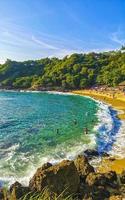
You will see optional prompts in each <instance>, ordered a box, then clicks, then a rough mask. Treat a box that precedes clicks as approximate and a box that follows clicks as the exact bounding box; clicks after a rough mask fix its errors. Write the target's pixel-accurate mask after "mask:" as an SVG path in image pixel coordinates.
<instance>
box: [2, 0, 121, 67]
mask: <svg viewBox="0 0 125 200" xmlns="http://www.w3.org/2000/svg"><path fill="white" fill-rule="evenodd" d="M124 43H125V0H0V62H1V63H2V62H4V61H5V60H6V59H7V58H9V59H12V60H20V61H21V60H28V59H39V58H42V57H53V56H57V57H63V56H65V55H67V54H71V53H74V52H78V53H79V52H89V51H105V50H112V49H117V48H119V47H120V46H121V45H122V44H124Z"/></svg>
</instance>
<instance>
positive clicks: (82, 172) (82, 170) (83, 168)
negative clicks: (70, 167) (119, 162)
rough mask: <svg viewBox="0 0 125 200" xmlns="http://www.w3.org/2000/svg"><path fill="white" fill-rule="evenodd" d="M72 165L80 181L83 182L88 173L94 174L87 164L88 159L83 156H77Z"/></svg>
mask: <svg viewBox="0 0 125 200" xmlns="http://www.w3.org/2000/svg"><path fill="white" fill-rule="evenodd" d="M74 163H75V166H76V168H77V171H78V173H79V176H80V178H81V179H82V180H85V178H86V176H87V175H88V174H89V173H91V172H94V168H93V167H92V166H91V165H90V164H89V163H88V159H87V157H85V156H82V155H79V156H78V157H77V158H76V159H75V160H74Z"/></svg>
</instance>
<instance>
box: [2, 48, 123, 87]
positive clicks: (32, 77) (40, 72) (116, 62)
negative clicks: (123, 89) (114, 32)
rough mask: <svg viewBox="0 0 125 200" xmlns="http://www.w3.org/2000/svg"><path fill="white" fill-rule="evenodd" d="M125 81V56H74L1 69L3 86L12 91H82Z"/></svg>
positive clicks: (115, 53)
mask: <svg viewBox="0 0 125 200" xmlns="http://www.w3.org/2000/svg"><path fill="white" fill-rule="evenodd" d="M122 81H125V52H122V51H121V50H119V51H110V52H103V53H94V52H92V53H88V54H72V55H71V56H66V57H64V58H63V59H58V58H51V59H50V58H44V59H40V60H36V61H33V60H29V61H24V62H16V61H11V60H9V59H8V60H7V61H6V62H5V63H4V64H2V65H0V85H1V87H2V88H12V89H29V88H31V89H48V88H49V89H62V90H65V89H82V88H87V87H91V86H93V85H107V86H116V85H118V84H119V83H120V82H122Z"/></svg>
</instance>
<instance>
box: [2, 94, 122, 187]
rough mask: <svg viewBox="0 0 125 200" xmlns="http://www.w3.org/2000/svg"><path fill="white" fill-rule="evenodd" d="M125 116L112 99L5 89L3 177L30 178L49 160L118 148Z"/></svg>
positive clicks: (5, 180) (6, 179)
mask: <svg viewBox="0 0 125 200" xmlns="http://www.w3.org/2000/svg"><path fill="white" fill-rule="evenodd" d="M120 127H121V122H120V121H119V120H117V118H116V112H115V111H114V110H112V109H111V108H110V107H109V106H107V105H106V104H103V103H101V102H99V101H95V100H94V99H92V98H89V97H83V96H78V95H73V94H66V93H65V94H63V93H53V92H34V93H33V92H7V91H4V92H3V91H1V92H0V182H1V184H7V185H8V184H11V183H13V182H14V181H19V182H21V183H23V184H25V185H26V184H27V183H28V181H29V179H30V178H31V177H32V175H33V174H34V173H35V171H36V169H37V168H38V167H40V166H41V165H42V164H43V163H45V162H52V163H57V162H59V161H60V160H62V159H73V158H74V157H75V156H77V155H78V154H81V153H83V152H84V150H86V149H97V150H98V152H99V153H100V154H101V153H102V152H104V151H105V152H109V151H111V150H112V147H113V144H114V143H115V141H116V135H117V133H118V132H119V129H120Z"/></svg>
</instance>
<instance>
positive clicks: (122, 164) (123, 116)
mask: <svg viewBox="0 0 125 200" xmlns="http://www.w3.org/2000/svg"><path fill="white" fill-rule="evenodd" d="M72 93H73V94H76V95H83V96H89V97H92V98H94V99H95V100H99V101H101V102H103V103H106V104H107V105H109V106H111V107H112V108H114V109H115V110H117V112H118V115H116V116H117V117H118V119H119V120H121V122H123V123H125V97H124V98H123V96H122V98H120V97H119V98H113V97H112V95H111V94H107V93H103V92H101V91H94V90H76V91H72ZM119 137H120V136H119ZM116 142H117V141H116ZM110 156H111V157H109V158H103V159H102V160H101V162H100V164H99V166H98V167H97V171H98V172H101V173H106V172H108V171H115V172H116V173H118V174H120V173H121V172H122V171H123V170H125V158H121V157H116V156H115V155H112V154H111V155H110Z"/></svg>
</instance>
